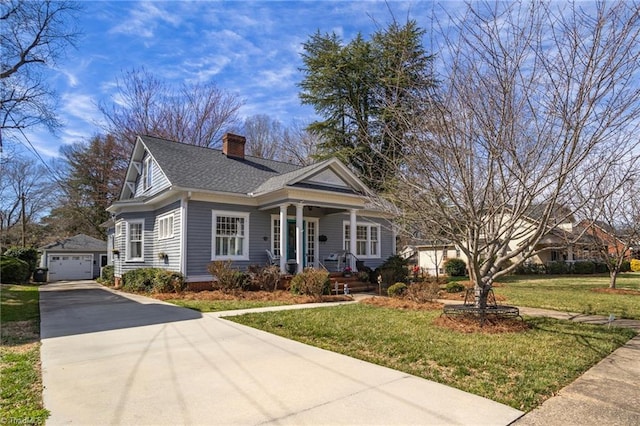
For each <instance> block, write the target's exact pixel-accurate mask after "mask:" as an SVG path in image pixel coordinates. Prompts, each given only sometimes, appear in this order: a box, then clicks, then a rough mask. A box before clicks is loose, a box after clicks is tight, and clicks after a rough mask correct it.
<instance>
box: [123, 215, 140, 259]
mask: <svg viewBox="0 0 640 426" xmlns="http://www.w3.org/2000/svg"><path fill="white" fill-rule="evenodd" d="M127 260H128V261H132V262H144V220H130V221H127Z"/></svg>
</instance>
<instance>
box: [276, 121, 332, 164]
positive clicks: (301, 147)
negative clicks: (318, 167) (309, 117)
mask: <svg viewBox="0 0 640 426" xmlns="http://www.w3.org/2000/svg"><path fill="white" fill-rule="evenodd" d="M307 127H308V124H303V123H301V122H294V123H292V124H291V125H290V126H289V127H287V128H286V129H285V130H284V134H283V137H282V144H281V149H282V160H283V161H286V162H288V163H293V164H299V165H301V166H307V165H310V164H313V163H314V162H315V161H316V160H317V158H318V157H319V150H320V143H321V141H322V137H321V136H318V135H316V134H314V133H311V132H309V131H307Z"/></svg>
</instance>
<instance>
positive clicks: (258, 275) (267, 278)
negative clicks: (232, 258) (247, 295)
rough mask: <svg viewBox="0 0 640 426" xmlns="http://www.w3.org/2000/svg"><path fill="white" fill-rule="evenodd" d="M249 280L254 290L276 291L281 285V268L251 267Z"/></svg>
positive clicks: (271, 266) (270, 266)
mask: <svg viewBox="0 0 640 426" xmlns="http://www.w3.org/2000/svg"><path fill="white" fill-rule="evenodd" d="M249 280H250V283H251V287H252V288H254V289H257V290H266V291H275V290H276V289H277V288H278V284H279V283H280V268H279V267H278V266H275V265H269V266H262V265H251V266H249Z"/></svg>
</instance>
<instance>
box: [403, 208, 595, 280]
mask: <svg viewBox="0 0 640 426" xmlns="http://www.w3.org/2000/svg"><path fill="white" fill-rule="evenodd" d="M542 210H543V208H542V206H534V207H532V208H531V210H530V212H529V214H528V216H527V217H525V218H523V219H522V220H520V221H518V224H519V226H518V229H516V232H514V235H518V236H519V238H517V239H513V240H511V241H510V242H509V249H510V250H511V251H515V250H517V249H518V248H519V247H520V246H521V245H522V244H525V243H526V237H527V235H530V234H529V232H530V231H531V230H532V229H533V227H534V226H536V224H537V218H538V217H539V216H538V215H539V214H540V213H541V212H542ZM571 219H572V218H571V216H569V217H568V218H567V219H566V220H564V221H561V223H559V224H558V225H556V226H555V227H553V228H550V229H549V230H548V232H547V233H546V234H545V235H543V237H542V238H541V239H540V240H539V241H538V243H537V244H536V246H535V247H534V250H535V251H537V252H538V253H537V254H536V255H534V256H532V257H531V258H529V259H528V262H531V263H534V264H548V263H550V262H568V263H572V262H576V261H580V260H591V259H593V256H592V254H593V253H592V250H593V245H592V239H591V238H589V237H588V236H587V235H584V234H583V233H582V234H581V233H580V232H579V229H577V228H576V226H575V225H573V223H572V221H571ZM413 247H414V248H415V250H416V252H417V255H418V265H419V266H420V267H421V268H422V269H423V270H424V271H425V272H428V273H429V274H430V275H436V274H437V275H442V274H444V273H445V270H444V264H445V262H446V261H447V259H450V258H459V259H462V260H463V261H464V262H465V263H467V264H468V259H467V257H466V255H465V254H464V252H463V251H462V250H461V249H460V247H458V246H456V245H455V244H453V243H451V242H448V241H444V240H438V241H415V242H414V243H413Z"/></svg>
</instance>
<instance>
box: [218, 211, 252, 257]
mask: <svg viewBox="0 0 640 426" xmlns="http://www.w3.org/2000/svg"><path fill="white" fill-rule="evenodd" d="M212 259H213V260H249V213H241V212H226V211H214V212H213V247H212Z"/></svg>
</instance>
